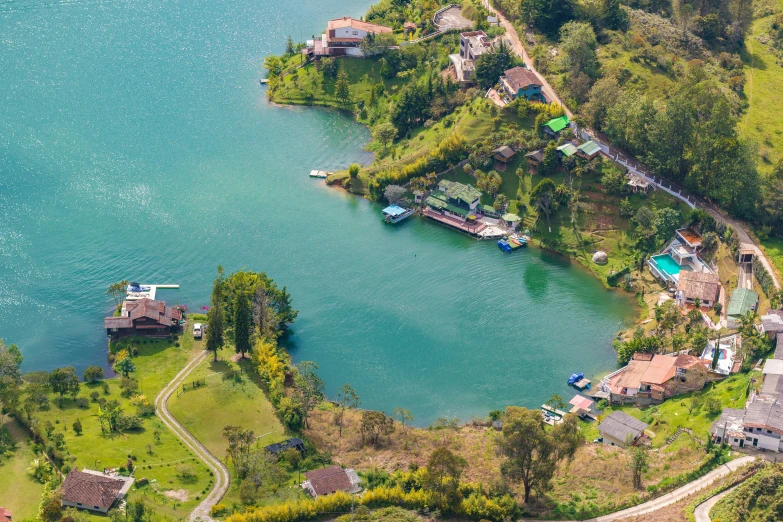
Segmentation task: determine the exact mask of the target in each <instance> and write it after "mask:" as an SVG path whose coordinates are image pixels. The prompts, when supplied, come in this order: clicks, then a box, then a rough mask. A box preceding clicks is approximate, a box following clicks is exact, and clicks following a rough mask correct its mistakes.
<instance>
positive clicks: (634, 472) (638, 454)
mask: <svg viewBox="0 0 783 522" xmlns="http://www.w3.org/2000/svg"><path fill="white" fill-rule="evenodd" d="M628 466H629V467H630V468H631V476H632V477H633V487H634V488H636V489H642V476H643V475H644V473H645V472H646V471H647V470H648V469H649V468H650V456H649V455H648V454H647V451H646V450H645V449H644V448H643V447H641V446H636V447H634V448H633V449H632V450H631V461H630V462H629V463H628Z"/></svg>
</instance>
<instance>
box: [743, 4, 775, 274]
mask: <svg viewBox="0 0 783 522" xmlns="http://www.w3.org/2000/svg"><path fill="white" fill-rule="evenodd" d="M777 8H778V11H780V10H781V8H783V4H781V1H780V0H778V1H777ZM774 18H775V15H772V16H767V17H765V18H760V19H758V20H756V21H755V22H754V23H753V26H752V27H751V30H750V33H749V34H748V37H747V39H746V40H745V47H746V50H745V52H744V53H743V56H742V59H743V62H744V63H745V73H746V76H747V82H746V83H745V96H746V98H747V100H748V102H749V107H748V109H747V111H746V113H745V115H744V116H743V118H742V121H741V124H740V129H741V131H742V133H743V134H744V135H745V136H747V137H749V138H751V139H752V140H754V141H755V142H757V143H758V145H759V154H760V156H761V161H759V170H761V171H762V172H765V173H768V172H770V171H771V170H772V167H774V166H775V164H776V163H777V162H778V161H779V160H780V159H781V158H783V146H782V145H781V144H782V143H783V91H781V89H780V85H781V83H782V82H783V66H781V64H780V61H779V60H778V58H777V57H776V56H775V54H774V53H773V52H772V50H771V49H770V45H771V43H768V44H764V43H762V42H761V41H760V40H759V37H762V38H763V37H764V35H766V34H767V33H768V32H769V27H770V25H771V24H772V22H773V19H774ZM778 267H780V265H778Z"/></svg>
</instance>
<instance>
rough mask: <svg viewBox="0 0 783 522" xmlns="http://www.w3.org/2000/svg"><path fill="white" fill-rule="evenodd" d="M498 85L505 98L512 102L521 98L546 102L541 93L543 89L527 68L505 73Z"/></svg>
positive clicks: (518, 68) (539, 81)
mask: <svg viewBox="0 0 783 522" xmlns="http://www.w3.org/2000/svg"><path fill="white" fill-rule="evenodd" d="M500 85H501V87H502V89H503V91H504V92H505V93H506V96H508V97H509V98H510V99H512V100H516V99H517V98H522V99H524V100H530V101H536V102H543V103H547V101H548V100H547V99H546V96H545V95H544V93H543V92H541V88H542V87H543V84H542V83H541V80H540V79H539V78H538V76H536V73H534V72H533V71H531V70H530V69H528V68H527V67H514V68H513V69H509V70H507V71H505V72H504V73H503V76H501V77H500Z"/></svg>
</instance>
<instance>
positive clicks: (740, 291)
mask: <svg viewBox="0 0 783 522" xmlns="http://www.w3.org/2000/svg"><path fill="white" fill-rule="evenodd" d="M758 304H759V294H758V293H756V292H755V291H753V290H750V289H748V288H737V289H736V290H734V291H733V292H732V293H731V297H730V298H729V306H728V307H727V308H726V326H727V327H728V328H731V329H734V328H739V327H740V325H741V324H742V320H741V319H742V317H743V316H744V315H745V314H747V313H748V312H751V311H755V310H756V307H757V306H758Z"/></svg>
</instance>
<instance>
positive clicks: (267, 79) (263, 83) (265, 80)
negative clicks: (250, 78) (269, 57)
mask: <svg viewBox="0 0 783 522" xmlns="http://www.w3.org/2000/svg"><path fill="white" fill-rule="evenodd" d="M258 83H260V84H261V85H266V84H267V83H269V78H261V79H260V80H258Z"/></svg>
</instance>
